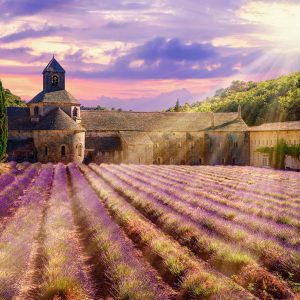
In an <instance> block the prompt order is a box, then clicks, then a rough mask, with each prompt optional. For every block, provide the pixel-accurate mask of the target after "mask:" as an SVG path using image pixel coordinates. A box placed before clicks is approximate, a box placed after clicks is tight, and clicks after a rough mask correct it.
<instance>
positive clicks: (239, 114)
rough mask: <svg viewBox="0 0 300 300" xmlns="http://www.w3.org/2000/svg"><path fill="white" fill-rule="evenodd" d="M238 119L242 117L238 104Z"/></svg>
mask: <svg viewBox="0 0 300 300" xmlns="http://www.w3.org/2000/svg"><path fill="white" fill-rule="evenodd" d="M238 119H242V107H241V105H240V104H239V106H238Z"/></svg>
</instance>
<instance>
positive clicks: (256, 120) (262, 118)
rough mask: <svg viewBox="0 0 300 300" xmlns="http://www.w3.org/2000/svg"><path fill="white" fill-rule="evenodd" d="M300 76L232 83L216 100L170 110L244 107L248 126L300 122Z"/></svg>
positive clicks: (222, 90)
mask: <svg viewBox="0 0 300 300" xmlns="http://www.w3.org/2000/svg"><path fill="white" fill-rule="evenodd" d="M299 79H300V73H294V74H290V75H288V76H283V77H280V78H277V79H273V80H268V81H264V82H259V83H256V82H243V81H233V82H232V84H231V85H230V87H228V88H225V89H219V90H217V91H216V93H215V95H214V96H213V97H209V98H206V99H205V100H204V101H201V102H200V101H199V102H196V103H194V104H191V105H189V104H185V105H183V106H179V108H178V107H177V109H176V106H175V107H172V108H171V109H169V111H194V112H205V111H213V112H232V111H237V107H238V105H239V104H240V105H241V106H242V112H243V118H244V120H245V121H246V123H247V124H248V125H259V124H261V123H264V122H276V121H295V120H300V82H299Z"/></svg>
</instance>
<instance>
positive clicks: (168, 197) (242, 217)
mask: <svg viewBox="0 0 300 300" xmlns="http://www.w3.org/2000/svg"><path fill="white" fill-rule="evenodd" d="M91 168H92V169H93V170H94V171H95V172H96V173H97V174H98V175H99V176H101V177H102V178H103V179H105V180H106V182H108V183H109V184H110V185H111V186H112V187H113V188H114V189H115V190H117V191H118V192H119V193H120V194H121V195H123V197H124V199H126V200H127V201H128V202H129V203H131V204H132V205H134V206H135V207H136V208H137V209H138V210H140V211H141V212H142V213H143V214H144V215H145V216H146V217H147V218H149V219H150V220H152V222H154V223H155V224H157V225H159V227H160V228H162V229H163V230H164V231H165V232H166V233H168V234H169V235H171V236H172V237H173V238H175V239H177V240H178V241H179V242H180V243H181V244H182V245H185V246H188V247H189V248H190V249H191V250H192V251H193V252H194V253H196V254H197V255H198V256H199V257H201V258H202V259H204V260H206V261H208V262H209V263H210V264H211V265H212V266H213V267H214V268H216V269H217V270H219V271H220V272H223V273H224V274H226V275H229V276H231V277H232V278H234V279H235V280H236V281H237V282H239V283H240V284H241V285H243V286H244V287H246V288H248V289H250V290H251V289H252V287H253V285H254V286H256V287H257V289H256V291H255V293H256V294H257V295H258V296H260V297H262V296H263V294H265V293H266V292H267V293H270V294H271V295H273V296H274V297H275V298H278V297H283V298H285V297H288V296H287V295H288V294H289V292H288V290H289V288H292V289H294V290H295V291H297V290H298V289H299V279H300V267H299V266H300V257H299V249H298V245H299V228H298V226H296V227H293V226H292V225H291V224H278V223H276V222H273V221H271V220H269V219H266V220H265V219H264V218H263V217H260V216H259V215H257V216H253V215H251V213H250V211H247V210H246V211H243V210H242V207H239V208H240V209H239V210H238V209H236V208H235V209H232V208H230V206H229V204H230V202H232V203H233V204H235V203H236V201H235V200H232V201H228V199H225V200H226V201H227V202H228V203H226V205H225V204H224V203H222V200H221V197H220V196H219V195H216V193H215V190H218V189H217V186H218V184H217V182H218V177H217V176H216V178H215V182H216V183H215V185H216V188H214V187H212V186H211V183H210V182H208V183H206V182H205V177H210V176H207V175H206V174H208V173H209V171H210V172H211V171H214V170H217V168H205V172H203V171H202V170H201V168H199V169H198V170H195V168H186V167H184V168H185V169H187V170H189V173H191V174H192V176H190V175H191V174H187V170H186V171H185V172H181V168H180V167H165V166H163V167H157V166H156V167H154V166H111V165H110V166H106V165H102V166H101V167H100V168H99V167H97V166H95V165H91ZM228 171H229V173H230V171H231V169H228ZM241 171H244V170H243V169H241ZM246 171H247V170H246ZM253 171H255V170H253ZM225 172H226V170H225V171H224V173H225ZM256 172H257V173H256V177H259V176H258V175H259V174H258V170H256ZM274 175H276V176H277V174H276V173H274V174H273V176H274ZM221 176H222V175H221ZM281 176H283V174H281ZM203 177H204V181H203ZM224 177H226V175H224ZM253 177H254V176H253ZM199 178H201V180H202V182H201V183H199V182H198V183H197V184H196V185H194V184H195V181H197V180H198V179H199ZM227 178H229V177H227ZM227 178H226V179H227ZM262 180H264V177H263V176H262V178H261V179H260V184H261V181H262ZM291 180H294V179H293V178H291ZM232 183H233V180H232ZM268 184H270V182H268ZM287 184H289V183H287ZM253 196H255V194H254V193H253ZM253 201H255V198H254V200H253ZM220 203H222V205H221V204H220ZM295 222H299V217H298V219H297V218H295ZM296 225H297V223H296ZM265 268H266V269H265ZM278 275H279V276H278ZM283 279H284V280H283ZM260 289H261V290H260ZM280 295H281V296H280ZM284 295H285V296H284Z"/></svg>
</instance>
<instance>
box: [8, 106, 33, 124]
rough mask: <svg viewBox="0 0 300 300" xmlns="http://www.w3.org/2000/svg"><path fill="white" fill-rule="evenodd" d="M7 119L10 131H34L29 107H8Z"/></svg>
mask: <svg viewBox="0 0 300 300" xmlns="http://www.w3.org/2000/svg"><path fill="white" fill-rule="evenodd" d="M7 117H8V129H9V130H32V124H31V121H30V113H29V109H28V108H27V107H8V108H7Z"/></svg>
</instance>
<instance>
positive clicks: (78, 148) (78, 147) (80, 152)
mask: <svg viewBox="0 0 300 300" xmlns="http://www.w3.org/2000/svg"><path fill="white" fill-rule="evenodd" d="M77 155H78V156H82V145H81V144H79V145H77Z"/></svg>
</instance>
